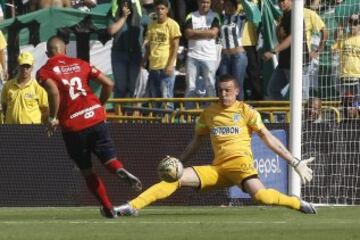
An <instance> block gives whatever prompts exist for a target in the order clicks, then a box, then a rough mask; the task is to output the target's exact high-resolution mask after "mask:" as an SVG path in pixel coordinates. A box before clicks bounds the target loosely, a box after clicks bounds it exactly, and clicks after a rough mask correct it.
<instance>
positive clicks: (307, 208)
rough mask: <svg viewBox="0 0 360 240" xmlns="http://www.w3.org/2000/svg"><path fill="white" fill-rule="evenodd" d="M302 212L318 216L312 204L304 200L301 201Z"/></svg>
mask: <svg viewBox="0 0 360 240" xmlns="http://www.w3.org/2000/svg"><path fill="white" fill-rule="evenodd" d="M299 211H300V212H303V213H307V214H316V213H317V212H316V208H315V207H314V205H313V204H312V203H309V202H306V201H304V200H300V209H299Z"/></svg>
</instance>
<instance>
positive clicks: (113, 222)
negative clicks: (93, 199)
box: [0, 219, 360, 225]
mask: <svg viewBox="0 0 360 240" xmlns="http://www.w3.org/2000/svg"><path fill="white" fill-rule="evenodd" d="M316 223H317V224H359V223H360V220H359V221H354V220H348V221H321V222H316ZM0 224H6V225H30V224H73V225H77V224H132V225H133V224H143V225H160V224H164V225H169V224H179V225H187V224H192V225H193V224H214V225H215V224H216V225H218V224H219V222H217V221H210V222H208V221H118V220H116V219H113V220H110V219H109V220H104V221H89V220H77V221H66V220H48V221H41V220H29V221H0ZM221 224H229V225H233V224H235V225H242V224H293V222H286V221H271V222H269V221H225V222H221Z"/></svg>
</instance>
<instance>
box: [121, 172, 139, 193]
mask: <svg viewBox="0 0 360 240" xmlns="http://www.w3.org/2000/svg"><path fill="white" fill-rule="evenodd" d="M116 174H117V175H118V176H119V177H120V178H121V179H123V180H124V181H126V182H127V183H128V184H129V185H130V186H131V188H132V189H134V190H135V191H137V192H139V191H141V189H142V184H141V181H140V180H139V179H138V178H137V177H135V176H134V175H132V174H131V173H129V172H128V171H127V170H126V169H125V168H120V169H119V170H117V172H116Z"/></svg>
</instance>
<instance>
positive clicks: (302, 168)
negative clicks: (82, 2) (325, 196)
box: [291, 157, 315, 184]
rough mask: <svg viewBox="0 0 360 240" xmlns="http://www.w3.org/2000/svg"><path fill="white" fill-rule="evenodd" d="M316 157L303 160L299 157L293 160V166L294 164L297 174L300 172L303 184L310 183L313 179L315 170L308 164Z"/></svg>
mask: <svg viewBox="0 0 360 240" xmlns="http://www.w3.org/2000/svg"><path fill="white" fill-rule="evenodd" d="M314 159H315V158H314V157H311V158H308V159H304V160H302V161H301V160H299V159H297V158H294V159H293V160H292V162H291V166H293V167H294V169H295V171H296V172H297V174H299V176H300V179H301V182H302V184H306V183H309V182H310V181H311V179H312V172H313V171H312V170H311V168H309V167H308V166H307V164H308V163H311V162H312V161H314Z"/></svg>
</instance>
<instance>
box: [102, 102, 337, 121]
mask: <svg viewBox="0 0 360 240" xmlns="http://www.w3.org/2000/svg"><path fill="white" fill-rule="evenodd" d="M216 101H218V98H169V99H164V98H138V99H110V100H109V101H108V102H109V103H111V104H113V106H114V112H113V113H108V115H107V117H108V120H110V121H119V122H162V123H190V122H194V121H195V120H196V118H197V117H198V116H199V115H200V113H201V112H202V111H203V108H204V105H206V104H209V103H211V102H216ZM167 103H174V104H176V105H177V108H176V110H173V109H170V108H169V106H168V105H167ZM246 103H248V104H250V105H251V106H253V107H254V108H255V109H256V110H257V111H259V112H260V113H262V114H264V115H268V116H269V121H270V123H275V122H277V119H276V115H284V116H285V121H286V122H287V123H289V122H290V102H289V101H247V102H246ZM142 104H146V105H147V106H146V107H143V106H142ZM186 104H192V107H191V109H186V108H185V105H186ZM158 105H161V106H160V107H159V106H158ZM338 106H340V102H339V101H323V106H322V111H332V112H333V113H334V115H335V121H336V122H340V120H341V115H340V112H339V110H338V108H337V107H338Z"/></svg>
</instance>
